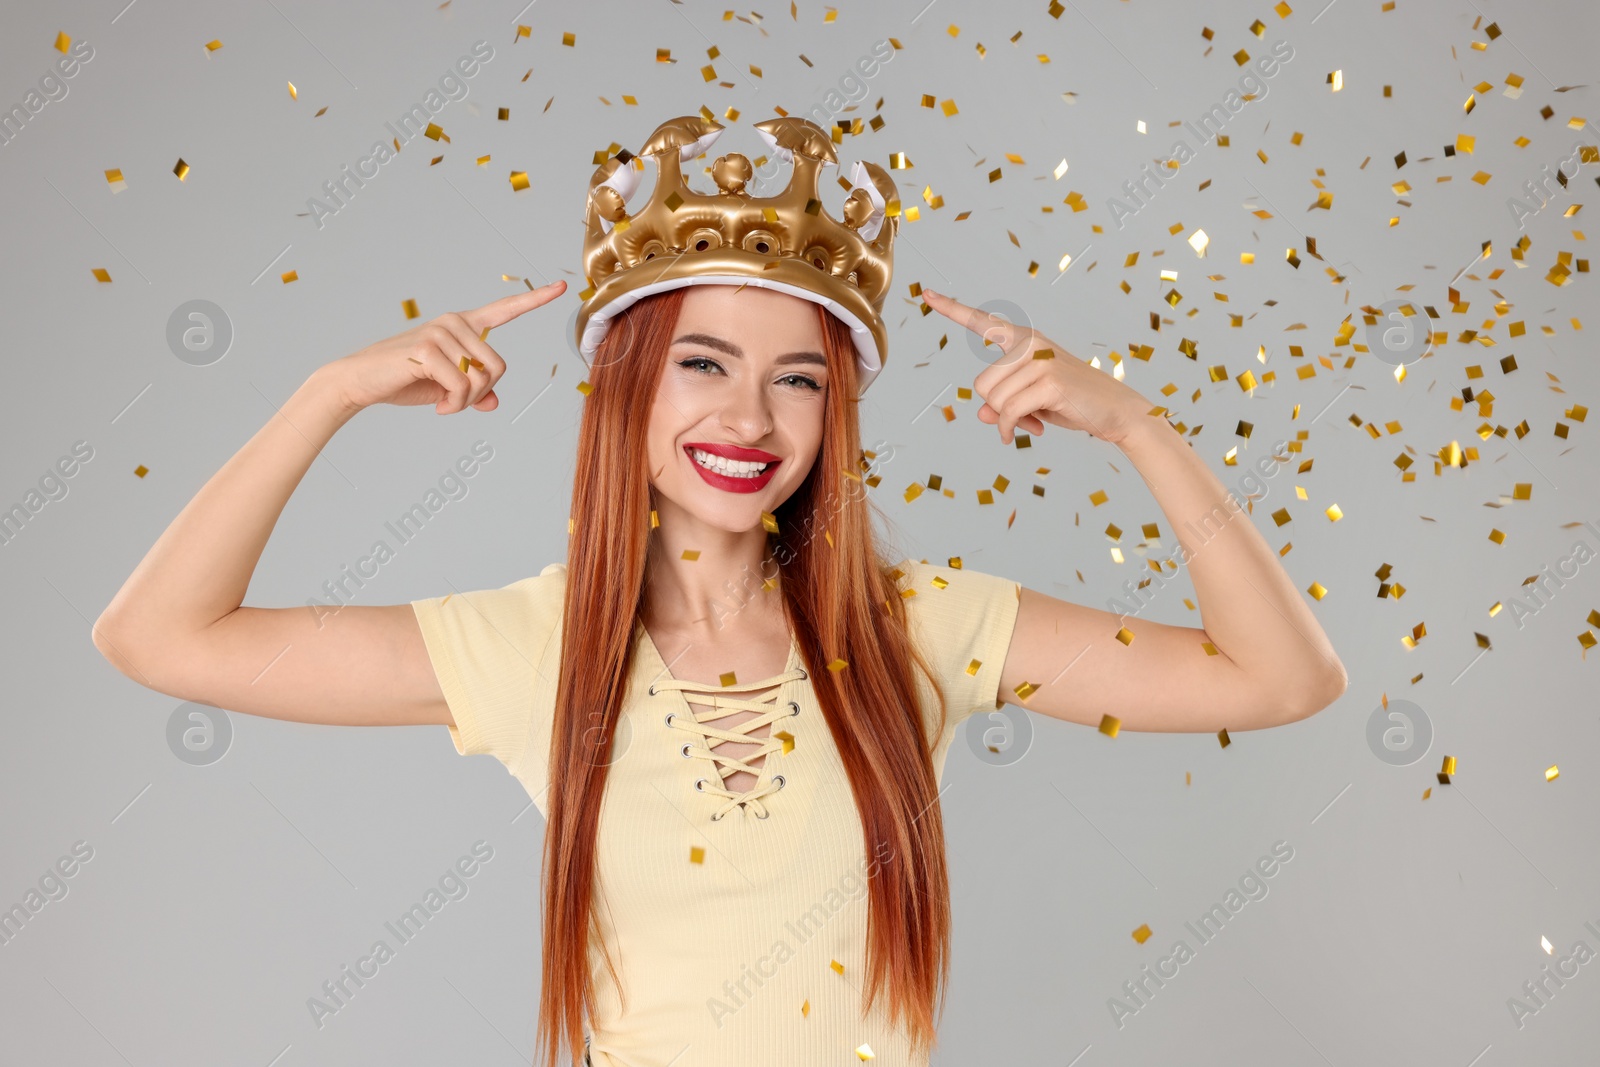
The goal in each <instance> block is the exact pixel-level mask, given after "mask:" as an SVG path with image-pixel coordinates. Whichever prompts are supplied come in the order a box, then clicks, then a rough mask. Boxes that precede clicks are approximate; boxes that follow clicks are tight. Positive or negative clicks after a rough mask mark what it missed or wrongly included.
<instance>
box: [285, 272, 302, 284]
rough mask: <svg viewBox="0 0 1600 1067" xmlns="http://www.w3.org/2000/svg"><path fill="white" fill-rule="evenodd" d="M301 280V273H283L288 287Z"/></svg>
mask: <svg viewBox="0 0 1600 1067" xmlns="http://www.w3.org/2000/svg"><path fill="white" fill-rule="evenodd" d="M299 280H300V272H299V271H294V270H286V271H284V272H283V284H284V285H288V284H289V283H290V282H297V281H299Z"/></svg>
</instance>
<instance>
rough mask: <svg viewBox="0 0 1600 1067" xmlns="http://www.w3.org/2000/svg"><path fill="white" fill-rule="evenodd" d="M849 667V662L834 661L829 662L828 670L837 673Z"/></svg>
mask: <svg viewBox="0 0 1600 1067" xmlns="http://www.w3.org/2000/svg"><path fill="white" fill-rule="evenodd" d="M848 666H850V663H849V661H848V660H842V659H834V660H830V661H828V669H829V670H830V671H835V672H837V671H842V670H844V669H845V668H846V667H848Z"/></svg>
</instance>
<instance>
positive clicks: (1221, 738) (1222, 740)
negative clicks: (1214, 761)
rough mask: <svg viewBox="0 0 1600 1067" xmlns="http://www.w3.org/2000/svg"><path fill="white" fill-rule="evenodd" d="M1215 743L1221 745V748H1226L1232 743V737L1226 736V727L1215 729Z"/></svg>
mask: <svg viewBox="0 0 1600 1067" xmlns="http://www.w3.org/2000/svg"><path fill="white" fill-rule="evenodd" d="M1217 744H1219V745H1221V746H1222V747H1223V748H1227V747H1228V746H1229V745H1231V744H1233V739H1232V738H1230V737H1229V736H1228V731H1227V730H1226V729H1223V730H1218V731H1217Z"/></svg>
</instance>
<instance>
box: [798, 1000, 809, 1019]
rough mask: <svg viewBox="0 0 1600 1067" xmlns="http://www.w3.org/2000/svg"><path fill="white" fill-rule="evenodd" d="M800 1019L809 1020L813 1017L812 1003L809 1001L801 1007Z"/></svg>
mask: <svg viewBox="0 0 1600 1067" xmlns="http://www.w3.org/2000/svg"><path fill="white" fill-rule="evenodd" d="M800 1017H801V1018H802V1019H809V1018H810V1017H811V1001H810V1000H807V1001H806V1002H805V1003H803V1004H801V1005H800Z"/></svg>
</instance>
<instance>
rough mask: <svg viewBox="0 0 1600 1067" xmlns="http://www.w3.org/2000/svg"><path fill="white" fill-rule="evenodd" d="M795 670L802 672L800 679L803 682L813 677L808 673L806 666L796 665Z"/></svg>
mask: <svg viewBox="0 0 1600 1067" xmlns="http://www.w3.org/2000/svg"><path fill="white" fill-rule="evenodd" d="M795 670H797V671H799V672H800V680H801V681H802V682H803V681H805V680H806V679H807V678H810V677H811V675H809V674H807V673H806V669H805V668H804V667H796V668H795Z"/></svg>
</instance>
